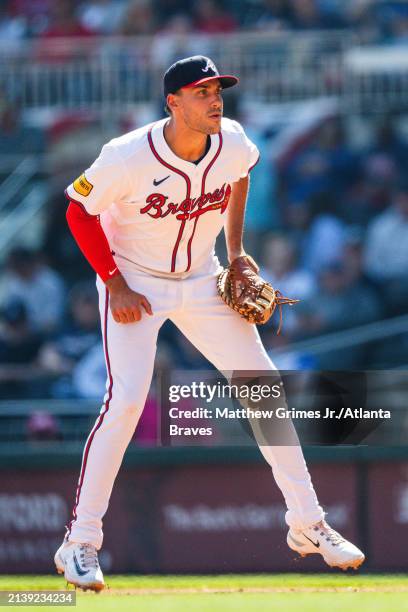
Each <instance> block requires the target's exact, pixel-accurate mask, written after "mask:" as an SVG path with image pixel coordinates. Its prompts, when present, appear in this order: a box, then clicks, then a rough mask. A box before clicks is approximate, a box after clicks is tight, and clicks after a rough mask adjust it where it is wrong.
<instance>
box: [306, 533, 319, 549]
mask: <svg viewBox="0 0 408 612" xmlns="http://www.w3.org/2000/svg"><path fill="white" fill-rule="evenodd" d="M303 535H304V536H305V538H306V540H309V542H311V543H312V544H313V546H316V548H320V542H319V541H317V543H316V542H313V540H311V539H310V538H308V537H307V535H305V534H303Z"/></svg>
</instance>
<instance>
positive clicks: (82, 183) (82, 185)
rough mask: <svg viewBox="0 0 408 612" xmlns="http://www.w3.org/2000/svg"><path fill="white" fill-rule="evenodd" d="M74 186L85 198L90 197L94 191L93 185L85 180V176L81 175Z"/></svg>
mask: <svg viewBox="0 0 408 612" xmlns="http://www.w3.org/2000/svg"><path fill="white" fill-rule="evenodd" d="M72 185H73V187H74V189H75V191H76V192H77V193H79V194H80V195H82V196H85V197H86V196H88V195H89V194H90V193H91V191H92V189H93V185H92V184H91V183H90V182H89V181H88V180H87V179H86V178H85V174H81V176H79V177H78V178H77V179H76V180H75V181H74V182H73V183H72Z"/></svg>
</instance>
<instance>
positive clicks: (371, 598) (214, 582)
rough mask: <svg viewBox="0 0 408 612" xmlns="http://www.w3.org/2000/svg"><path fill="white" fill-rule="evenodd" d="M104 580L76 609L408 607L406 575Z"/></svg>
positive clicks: (29, 579) (13, 581)
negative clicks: (100, 590) (99, 591)
mask: <svg viewBox="0 0 408 612" xmlns="http://www.w3.org/2000/svg"><path fill="white" fill-rule="evenodd" d="M106 582H107V588H106V589H105V590H104V591H103V592H102V593H100V594H95V593H91V592H86V593H83V592H81V591H77V605H76V609H79V610H87V611H89V612H93V611H96V610H98V611H101V612H105V611H110V610H112V611H113V610H120V611H126V612H127V611H128V610H129V611H130V610H135V611H137V612H159V611H160V612H184V611H186V612H187V611H188V612H190V611H191V612H210V611H211V612H262V611H264V610H265V611H266V610H268V611H270V610H272V611H273V610H279V611H280V612H316V611H318V612H320V611H322V612H323V611H325V612H337V611H340V610H341V611H347V612H355V611H356V612H357V611H358V612H361V611H367V612H368V611H370V612H394V611H395V612H400V611H404V610H408V575H384V574H381V575H380V574H379V575H373V574H371V575H360V574H308V575H304V574H277V575H276V574H275V575H272V574H271V575H265V574H263V575H232V576H229V575H223V576H107V577H106ZM65 588H66V583H65V581H64V579H63V578H61V577H58V576H0V590H25V589H27V590H54V589H55V590H63V589H65ZM18 609H19V610H33V609H37V610H38V609H47V610H51V609H52V607H49V606H36V607H35V608H34V607H27V606H18ZM54 609H55V608H54ZM64 609H65V610H70V609H73V608H70V607H64Z"/></svg>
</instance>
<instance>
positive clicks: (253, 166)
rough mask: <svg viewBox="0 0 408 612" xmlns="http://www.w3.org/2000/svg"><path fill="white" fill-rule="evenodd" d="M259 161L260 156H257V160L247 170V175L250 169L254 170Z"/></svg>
mask: <svg viewBox="0 0 408 612" xmlns="http://www.w3.org/2000/svg"><path fill="white" fill-rule="evenodd" d="M260 159H261V156H260V155H258V159H257V160H256V162H255V163H254V164H252V166H250V167H249V168H248V174H249V173H250V172H251V170H252V168H255V166H256V164H257V163H258V162H259V160H260Z"/></svg>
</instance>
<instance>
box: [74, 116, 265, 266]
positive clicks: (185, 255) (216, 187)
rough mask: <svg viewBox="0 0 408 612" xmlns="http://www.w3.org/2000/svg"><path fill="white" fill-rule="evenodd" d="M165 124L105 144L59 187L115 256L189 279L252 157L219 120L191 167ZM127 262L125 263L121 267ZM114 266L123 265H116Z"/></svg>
mask: <svg viewBox="0 0 408 612" xmlns="http://www.w3.org/2000/svg"><path fill="white" fill-rule="evenodd" d="M167 121H168V118H164V119H162V120H160V121H157V122H155V123H153V124H150V125H147V126H144V127H142V128H139V129H137V130H134V131H132V132H129V133H128V134H124V135H123V136H120V137H119V138H114V139H113V140H111V141H110V142H109V143H107V144H106V145H105V146H104V147H103V148H102V151H101V154H100V155H99V157H98V159H97V160H96V161H95V162H94V163H93V164H92V166H90V168H88V169H87V170H86V171H85V173H84V174H83V175H82V176H81V177H79V178H78V179H76V181H74V182H73V183H72V184H71V185H69V187H68V188H67V192H66V193H67V195H68V197H69V198H70V199H71V200H74V201H77V202H79V203H80V204H81V205H82V206H83V207H84V208H85V210H86V211H87V212H88V213H89V214H91V215H100V221H101V225H102V227H103V230H104V232H105V234H106V237H107V239H108V242H109V245H110V247H111V249H112V252H113V253H114V255H115V256H118V257H119V258H121V259H120V261H121V262H123V263H124V265H129V262H132V263H133V264H135V265H137V266H139V267H141V268H142V269H146V270H148V271H151V272H152V273H155V272H156V273H159V274H160V273H162V274H165V275H167V274H170V275H171V276H174V277H178V276H182V277H184V276H189V275H190V274H191V273H192V272H193V271H194V270H197V269H198V268H200V267H201V266H203V265H205V263H206V261H211V260H212V259H213V258H214V245H215V240H216V238H217V236H218V234H219V233H220V231H221V229H222V227H223V225H224V220H225V212H226V209H227V206H228V202H229V199H230V195H231V185H232V183H234V182H235V181H238V180H239V179H240V178H243V177H245V176H247V174H248V172H249V171H250V170H251V168H252V167H253V166H254V165H255V164H256V163H257V161H258V158H259V151H258V149H257V147H256V146H255V145H254V144H253V143H252V142H251V141H250V140H249V139H248V138H247V136H246V135H245V132H244V130H243V128H242V126H241V125H240V124H239V123H238V122H236V121H232V120H230V119H227V118H223V119H222V123H221V132H220V133H219V134H215V135H212V136H211V137H210V138H211V145H210V148H209V151H208V152H207V154H206V155H205V156H204V158H203V159H202V160H201V161H200V162H199V163H198V164H194V163H193V162H189V161H185V160H183V159H181V158H180V157H177V155H175V154H174V153H173V151H172V150H171V149H170V147H169V146H168V144H167V142H166V140H165V138H164V126H165V124H166V122H167ZM126 262H127V264H126ZM118 266H119V268H121V267H123V266H122V265H121V264H120V263H119V260H118Z"/></svg>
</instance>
